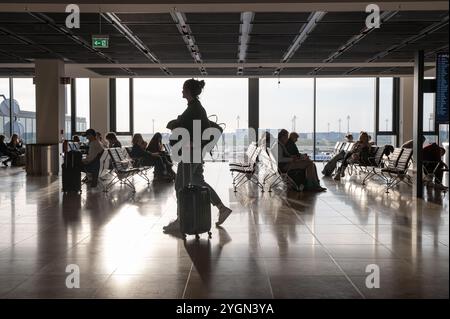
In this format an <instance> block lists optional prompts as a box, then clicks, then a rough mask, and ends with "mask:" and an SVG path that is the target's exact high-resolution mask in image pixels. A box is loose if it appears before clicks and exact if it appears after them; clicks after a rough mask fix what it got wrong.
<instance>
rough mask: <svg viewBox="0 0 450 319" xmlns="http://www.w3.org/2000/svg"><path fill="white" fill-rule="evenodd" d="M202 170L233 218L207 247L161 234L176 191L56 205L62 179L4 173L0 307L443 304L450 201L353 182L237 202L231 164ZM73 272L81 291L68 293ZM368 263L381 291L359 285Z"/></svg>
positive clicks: (248, 194) (141, 187) (246, 192)
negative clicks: (75, 269) (78, 302)
mask: <svg viewBox="0 0 450 319" xmlns="http://www.w3.org/2000/svg"><path fill="white" fill-rule="evenodd" d="M318 165H319V166H320V165H321V164H318ZM205 171H206V179H207V180H208V181H210V182H211V184H212V185H214V187H215V188H216V190H217V191H218V193H219V195H220V197H221V198H222V199H223V200H224V202H225V203H226V204H227V205H230V207H231V208H232V209H233V210H234V212H233V214H232V215H231V216H230V218H229V219H228V220H227V222H226V223H225V224H224V225H223V227H222V228H213V238H212V240H211V241H208V240H207V239H206V236H203V238H202V239H201V240H200V242H197V241H195V240H192V239H191V238H189V239H188V240H187V241H186V242H183V241H182V240H181V239H180V238H178V237H177V236H170V235H165V234H163V233H162V230H161V228H162V226H163V225H165V224H166V223H168V222H169V221H170V220H171V219H172V218H174V217H175V214H176V199H175V196H174V191H173V184H168V183H155V184H152V185H151V186H150V188H148V187H147V185H146V184H145V183H144V182H143V181H141V180H139V179H138V178H136V183H137V193H136V194H135V195H134V196H133V195H132V194H131V193H130V192H129V191H128V189H127V188H121V187H120V185H118V186H117V187H116V188H114V189H113V190H112V191H111V192H110V193H108V194H104V193H103V192H101V191H96V190H86V189H84V191H83V193H82V194H81V195H77V194H62V193H61V192H60V181H59V179H55V178H39V177H27V176H26V175H25V174H24V173H23V171H21V170H20V169H13V168H7V169H6V168H5V169H3V168H2V169H1V170H0V189H1V190H2V191H1V192H0V207H1V209H0V297H2V298H28V297H31V298H397V297H402V298H430V297H437V298H448V296H449V295H448V283H449V282H448V270H449V267H448V266H449V260H448V253H449V250H448V242H449V239H448V238H449V220H448V217H449V215H448V195H445V196H442V195H441V194H437V193H435V192H433V191H431V190H430V191H427V193H426V196H428V197H429V201H422V200H415V199H413V197H412V196H411V194H412V189H411V188H408V187H407V186H406V185H402V186H401V188H400V190H396V191H393V192H391V194H385V193H384V191H383V189H382V188H380V186H379V185H380V184H378V183H376V182H373V183H370V184H369V185H368V186H367V187H366V188H363V187H362V186H361V185H360V178H359V177H357V176H351V177H346V178H345V179H343V180H342V181H341V182H335V181H333V180H323V183H324V185H325V186H326V187H327V188H328V191H327V192H326V193H321V194H310V193H301V194H298V193H292V192H288V193H286V192H279V191H277V192H275V193H272V194H270V193H264V194H261V193H260V192H258V190H257V189H254V188H252V187H247V186H244V187H242V188H241V189H240V190H239V193H237V194H235V193H233V191H232V188H231V179H230V175H229V173H228V171H227V163H208V164H206V170H205ZM5 190H6V191H5ZM216 213H217V211H216V210H215V209H213V218H216ZM68 264H77V265H78V266H79V267H80V271H81V287H80V289H67V288H66V286H65V280H66V276H67V273H66V272H65V270H66V266H67V265H68ZM369 264H377V265H379V267H380V271H381V273H380V275H381V276H380V280H381V287H380V288H379V289H368V288H367V287H366V286H365V279H366V276H367V273H366V266H367V265H369Z"/></svg>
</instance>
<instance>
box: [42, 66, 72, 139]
mask: <svg viewBox="0 0 450 319" xmlns="http://www.w3.org/2000/svg"><path fill="white" fill-rule="evenodd" d="M63 76H64V62H63V61H61V60H54V59H53V60H36V62H35V85H36V142H37V143H38V144H58V143H60V142H61V136H62V134H61V133H62V132H64V131H63V130H64V126H65V125H64V120H65V102H66V91H65V89H64V85H63V84H61V77H63Z"/></svg>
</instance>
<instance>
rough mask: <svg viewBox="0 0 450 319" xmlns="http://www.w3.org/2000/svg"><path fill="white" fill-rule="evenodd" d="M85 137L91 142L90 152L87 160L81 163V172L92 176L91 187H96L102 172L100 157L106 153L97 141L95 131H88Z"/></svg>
mask: <svg viewBox="0 0 450 319" xmlns="http://www.w3.org/2000/svg"><path fill="white" fill-rule="evenodd" d="M85 136H86V138H87V139H88V140H89V151H88V154H87V156H86V158H84V159H83V160H82V162H81V171H83V172H86V173H89V174H91V176H92V180H91V186H92V187H96V186H97V181H98V174H99V170H100V155H101V154H102V153H103V152H104V149H103V145H102V144H100V142H99V141H98V140H97V134H96V132H95V130H93V129H91V128H90V129H88V130H87V131H86V133H85Z"/></svg>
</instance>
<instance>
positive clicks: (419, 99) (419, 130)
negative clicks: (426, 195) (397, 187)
mask: <svg viewBox="0 0 450 319" xmlns="http://www.w3.org/2000/svg"><path fill="white" fill-rule="evenodd" d="M423 83H424V54H423V51H418V52H416V55H415V59H414V114H413V116H414V120H413V138H414V148H413V154H414V163H415V164H416V185H415V195H416V197H418V198H422V197H423V180H422V175H423V174H422V158H423V151H422V148H423V142H422V136H423Z"/></svg>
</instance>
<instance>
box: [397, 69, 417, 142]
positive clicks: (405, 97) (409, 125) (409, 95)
mask: <svg viewBox="0 0 450 319" xmlns="http://www.w3.org/2000/svg"><path fill="white" fill-rule="evenodd" d="M413 104H414V78H412V77H409V78H406V77H404V78H400V112H399V113H400V114H399V115H400V121H399V123H400V127H399V135H400V136H399V144H400V145H402V144H403V143H405V142H406V141H409V140H412V139H413Z"/></svg>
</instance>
